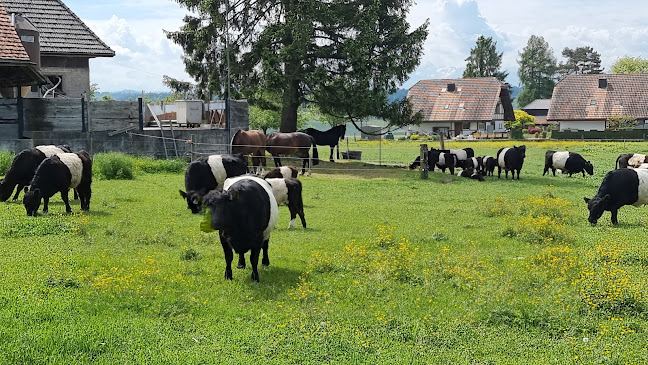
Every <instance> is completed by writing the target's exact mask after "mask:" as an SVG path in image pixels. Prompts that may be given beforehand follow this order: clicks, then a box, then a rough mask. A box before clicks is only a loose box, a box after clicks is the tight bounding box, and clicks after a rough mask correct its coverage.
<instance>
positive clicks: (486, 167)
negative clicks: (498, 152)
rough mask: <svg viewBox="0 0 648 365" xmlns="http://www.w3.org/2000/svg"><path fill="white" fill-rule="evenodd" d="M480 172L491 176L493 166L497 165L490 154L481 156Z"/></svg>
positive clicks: (493, 169) (493, 170)
mask: <svg viewBox="0 0 648 365" xmlns="http://www.w3.org/2000/svg"><path fill="white" fill-rule="evenodd" d="M482 166H483V169H482V174H483V175H486V176H493V173H494V172H495V167H497V160H496V159H495V158H493V157H491V156H484V157H482Z"/></svg>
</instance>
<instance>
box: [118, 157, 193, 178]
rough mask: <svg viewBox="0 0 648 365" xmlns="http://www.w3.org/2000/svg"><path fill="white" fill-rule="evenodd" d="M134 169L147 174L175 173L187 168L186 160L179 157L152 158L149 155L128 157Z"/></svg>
mask: <svg viewBox="0 0 648 365" xmlns="http://www.w3.org/2000/svg"><path fill="white" fill-rule="evenodd" d="M130 158H131V160H132V161H133V166H134V167H135V171H141V172H145V173H149V174H156V173H166V174H176V173H179V172H183V171H185V170H186V169H187V162H186V161H185V160H182V159H179V158H169V159H154V158H151V157H130Z"/></svg>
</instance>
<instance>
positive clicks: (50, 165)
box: [23, 151, 92, 216]
mask: <svg viewBox="0 0 648 365" xmlns="http://www.w3.org/2000/svg"><path fill="white" fill-rule="evenodd" d="M91 184H92V159H91V158H90V155H88V153H87V152H86V151H79V152H77V153H59V154H57V155H54V156H52V157H48V158H46V159H44V160H43V162H41V164H40V165H39V166H38V169H36V174H35V175H34V179H33V180H32V181H31V185H30V187H29V190H28V188H27V187H25V196H24V197H23V205H24V206H25V209H26V210H27V215H29V216H36V212H37V211H38V208H40V204H41V199H42V200H43V213H47V211H48V204H49V198H50V197H52V196H53V195H54V194H56V192H61V199H63V202H64V203H65V211H66V212H68V213H70V212H72V208H70V202H69V201H68V191H69V190H70V189H76V191H77V192H78V194H79V200H80V202H81V210H90V196H91V195H92V189H91Z"/></svg>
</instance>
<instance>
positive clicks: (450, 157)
mask: <svg viewBox="0 0 648 365" xmlns="http://www.w3.org/2000/svg"><path fill="white" fill-rule="evenodd" d="M443 151H444V150H437V149H432V150H430V151H428V169H429V170H430V171H434V167H435V166H436V167H438V168H439V169H441V171H443V172H444V173H445V170H446V168H448V169H450V173H451V174H452V175H454V169H455V167H456V166H457V156H455V155H454V154H451V153H449V152H443ZM419 166H421V156H416V158H415V159H414V162H412V163H411V164H410V165H409V168H410V170H413V169H415V168H417V167H419Z"/></svg>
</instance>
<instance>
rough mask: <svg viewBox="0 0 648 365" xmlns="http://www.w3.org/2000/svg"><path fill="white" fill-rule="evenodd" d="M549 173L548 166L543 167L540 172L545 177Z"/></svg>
mask: <svg viewBox="0 0 648 365" xmlns="http://www.w3.org/2000/svg"><path fill="white" fill-rule="evenodd" d="M547 171H549V166H547V165H545V167H544V171H542V176H545V174H546V173H547Z"/></svg>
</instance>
